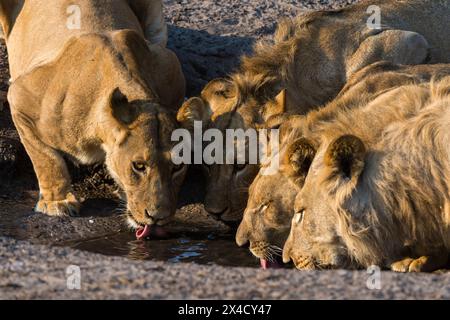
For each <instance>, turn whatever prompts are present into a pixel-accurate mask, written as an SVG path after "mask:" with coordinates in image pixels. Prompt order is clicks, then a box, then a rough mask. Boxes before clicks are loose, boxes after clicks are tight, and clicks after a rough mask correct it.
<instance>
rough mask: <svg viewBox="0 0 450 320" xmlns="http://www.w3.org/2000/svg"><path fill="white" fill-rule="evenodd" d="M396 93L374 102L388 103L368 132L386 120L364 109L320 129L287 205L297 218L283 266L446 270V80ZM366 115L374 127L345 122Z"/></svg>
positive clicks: (449, 229) (449, 230) (449, 83)
mask: <svg viewBox="0 0 450 320" xmlns="http://www.w3.org/2000/svg"><path fill="white" fill-rule="evenodd" d="M396 91H397V92H395V94H394V95H391V96H390V97H389V100H387V101H386V100H385V99H383V98H382V99H381V100H380V101H379V103H383V105H386V103H387V104H388V105H389V104H390V105H391V107H396V109H393V111H392V112H391V114H392V115H391V116H388V117H389V118H390V119H389V125H387V126H386V125H383V126H382V127H380V128H377V127H378V126H379V124H380V120H381V119H382V118H386V115H385V116H380V115H379V114H378V115H377V114H375V113H376V112H375V111H372V112H370V111H369V109H368V108H363V109H360V110H357V111H355V113H354V114H353V115H352V116H351V115H350V114H349V115H348V117H343V118H342V120H338V121H336V123H335V124H334V125H329V126H328V128H327V129H326V130H325V131H324V132H323V134H324V136H325V138H324V139H323V141H322V143H321V146H320V147H319V149H318V150H317V155H316V157H315V159H314V161H313V163H312V165H311V169H310V171H309V173H308V176H307V178H306V182H305V185H304V187H303V189H302V190H301V192H300V193H299V194H298V196H297V198H296V201H295V211H296V212H297V214H296V215H299V216H296V217H294V219H293V223H292V228H291V233H290V235H289V238H288V240H287V242H286V244H285V248H284V252H283V256H284V260H285V261H287V260H289V259H290V258H292V259H293V260H294V262H295V263H296V264H297V267H298V268H300V269H303V268H308V269H310V268H315V267H325V266H326V267H328V266H329V267H346V266H362V267H368V266H370V265H379V266H382V267H390V268H391V269H392V270H394V271H401V272H417V271H434V270H436V269H439V268H441V267H443V266H444V265H445V264H446V262H447V259H448V254H449V252H450V219H449V211H448V210H449V209H448V208H449V205H450V193H449V190H450V183H449V182H450V165H449V164H450V145H449V143H448V142H449V141H450V109H449V106H450V77H446V78H443V79H442V80H439V81H438V80H436V82H432V83H431V84H430V85H427V86H424V85H417V86H407V87H404V88H401V89H399V90H396ZM389 95H390V94H388V96H389ZM369 107H370V108H372V110H374V109H375V108H374V107H375V106H374V105H372V106H369ZM378 107H379V108H383V107H382V106H381V104H378ZM364 109H367V111H365V110H364ZM367 112H369V113H367ZM370 113H372V116H371V117H370V118H371V119H372V121H373V123H374V124H375V125H372V126H369V127H367V128H366V129H362V126H361V127H360V126H355V127H349V126H348V124H347V121H350V120H353V122H354V123H355V122H365V119H366V118H367V117H368V115H369V114H370ZM402 113H404V116H401V114H402ZM399 116H400V117H399ZM374 127H375V128H377V129H375V132H376V134H374V133H373V129H374ZM380 129H381V130H380ZM364 149H365V150H366V151H364ZM301 216H303V219H301V218H300V217H301Z"/></svg>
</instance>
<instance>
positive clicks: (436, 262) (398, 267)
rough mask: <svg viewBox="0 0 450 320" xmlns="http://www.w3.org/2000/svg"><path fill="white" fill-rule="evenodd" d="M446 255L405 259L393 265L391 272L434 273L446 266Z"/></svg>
mask: <svg viewBox="0 0 450 320" xmlns="http://www.w3.org/2000/svg"><path fill="white" fill-rule="evenodd" d="M446 261H447V258H446V256H445V255H442V256H441V255H439V256H422V257H420V258H417V259H412V258H405V259H403V260H400V261H396V262H394V263H392V264H391V270H392V271H395V272H433V271H435V270H437V269H439V268H441V267H442V266H443V265H445V263H446Z"/></svg>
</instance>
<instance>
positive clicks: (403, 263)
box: [391, 258, 414, 272]
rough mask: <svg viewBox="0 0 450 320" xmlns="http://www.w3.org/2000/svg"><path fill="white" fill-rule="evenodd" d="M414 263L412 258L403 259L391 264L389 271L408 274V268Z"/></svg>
mask: <svg viewBox="0 0 450 320" xmlns="http://www.w3.org/2000/svg"><path fill="white" fill-rule="evenodd" d="M413 261H414V259H412V258H405V259H403V260H400V261H396V262H394V263H392V264H391V270H392V271H395V272H409V266H410V265H411V263H412V262H413Z"/></svg>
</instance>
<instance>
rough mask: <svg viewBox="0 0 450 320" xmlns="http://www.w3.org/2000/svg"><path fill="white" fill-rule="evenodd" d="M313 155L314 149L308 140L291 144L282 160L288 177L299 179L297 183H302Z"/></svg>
mask: <svg viewBox="0 0 450 320" xmlns="http://www.w3.org/2000/svg"><path fill="white" fill-rule="evenodd" d="M315 155H316V148H315V147H314V146H313V144H312V143H311V142H310V141H309V140H307V139H305V138H300V139H297V140H295V141H294V142H292V143H291V144H290V145H289V146H288V147H287V150H286V153H285V156H284V159H283V161H284V163H285V164H286V165H287V168H288V172H287V173H288V175H290V176H292V177H294V178H296V179H300V180H299V182H301V183H303V182H304V180H305V179H306V176H307V175H308V171H309V167H310V166H311V163H312V162H313V160H314V157H315Z"/></svg>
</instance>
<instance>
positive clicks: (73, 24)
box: [0, 0, 185, 237]
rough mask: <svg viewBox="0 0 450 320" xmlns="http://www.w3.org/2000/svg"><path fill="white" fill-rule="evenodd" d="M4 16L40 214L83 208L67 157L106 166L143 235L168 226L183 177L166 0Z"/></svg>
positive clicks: (45, 4) (179, 86)
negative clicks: (176, 152) (176, 149)
mask: <svg viewBox="0 0 450 320" xmlns="http://www.w3.org/2000/svg"><path fill="white" fill-rule="evenodd" d="M69 7H70V8H72V9H73V10H68V8H69ZM68 12H72V13H74V12H78V13H79V15H78V16H77V15H76V14H75V15H74V16H73V17H69V15H68ZM78 18H79V21H78V22H77V21H76V19H78ZM69 19H70V20H69ZM73 19H75V20H73ZM69 21H70V23H69ZM0 22H1V25H2V29H3V31H4V33H5V37H6V44H7V48H8V51H9V65H10V70H11V76H12V84H11V86H10V89H9V93H8V101H9V103H10V106H11V112H12V116H13V120H14V123H15V125H16V127H17V130H18V131H19V134H20V137H21V140H22V143H23V144H24V146H25V148H26V150H27V153H28V155H29V156H30V158H31V161H32V162H33V166H34V170H35V172H36V175H37V178H38V182H39V188H40V197H39V201H38V203H37V205H36V211H39V212H42V213H46V214H48V215H55V216H59V215H73V214H77V213H78V211H79V209H80V203H79V201H78V200H77V199H76V197H75V196H74V194H73V192H72V188H71V179H70V176H69V172H68V169H67V166H66V161H67V160H71V161H75V162H78V163H82V164H93V163H98V162H105V163H106V165H107V167H108V170H109V172H110V173H111V175H112V177H113V178H114V179H115V181H116V182H117V183H118V185H119V186H120V187H121V188H122V190H123V193H124V194H123V195H124V197H125V198H126V200H127V209H128V220H129V222H130V224H131V225H132V226H133V227H134V228H136V229H138V232H137V235H138V237H144V236H146V235H148V234H149V232H150V230H151V228H150V227H149V226H151V225H162V224H164V223H165V222H166V221H167V219H169V218H170V216H171V215H172V214H173V213H174V212H175V204H176V198H177V193H178V190H179V188H180V185H181V182H182V180H183V177H184V174H185V167H184V166H175V165H174V164H173V163H172V161H171V156H170V151H171V149H172V142H171V139H170V136H171V132H172V131H173V130H174V129H175V128H176V127H177V122H176V119H175V114H176V112H177V110H178V108H179V106H180V105H181V103H182V101H183V98H184V90H185V89H184V87H185V82H184V77H183V74H182V72H181V67H180V64H179V61H178V59H177V58H176V56H175V54H174V53H172V52H171V51H169V50H168V49H166V48H165V44H166V40H167V30H166V25H165V22H164V18H163V14H162V3H161V1H160V0H137V1H135V0H129V1H127V0H79V1H76V2H75V3H74V2H73V1H69V0H48V1H40V0H26V1H24V0H2V1H1V2H0Z"/></svg>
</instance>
